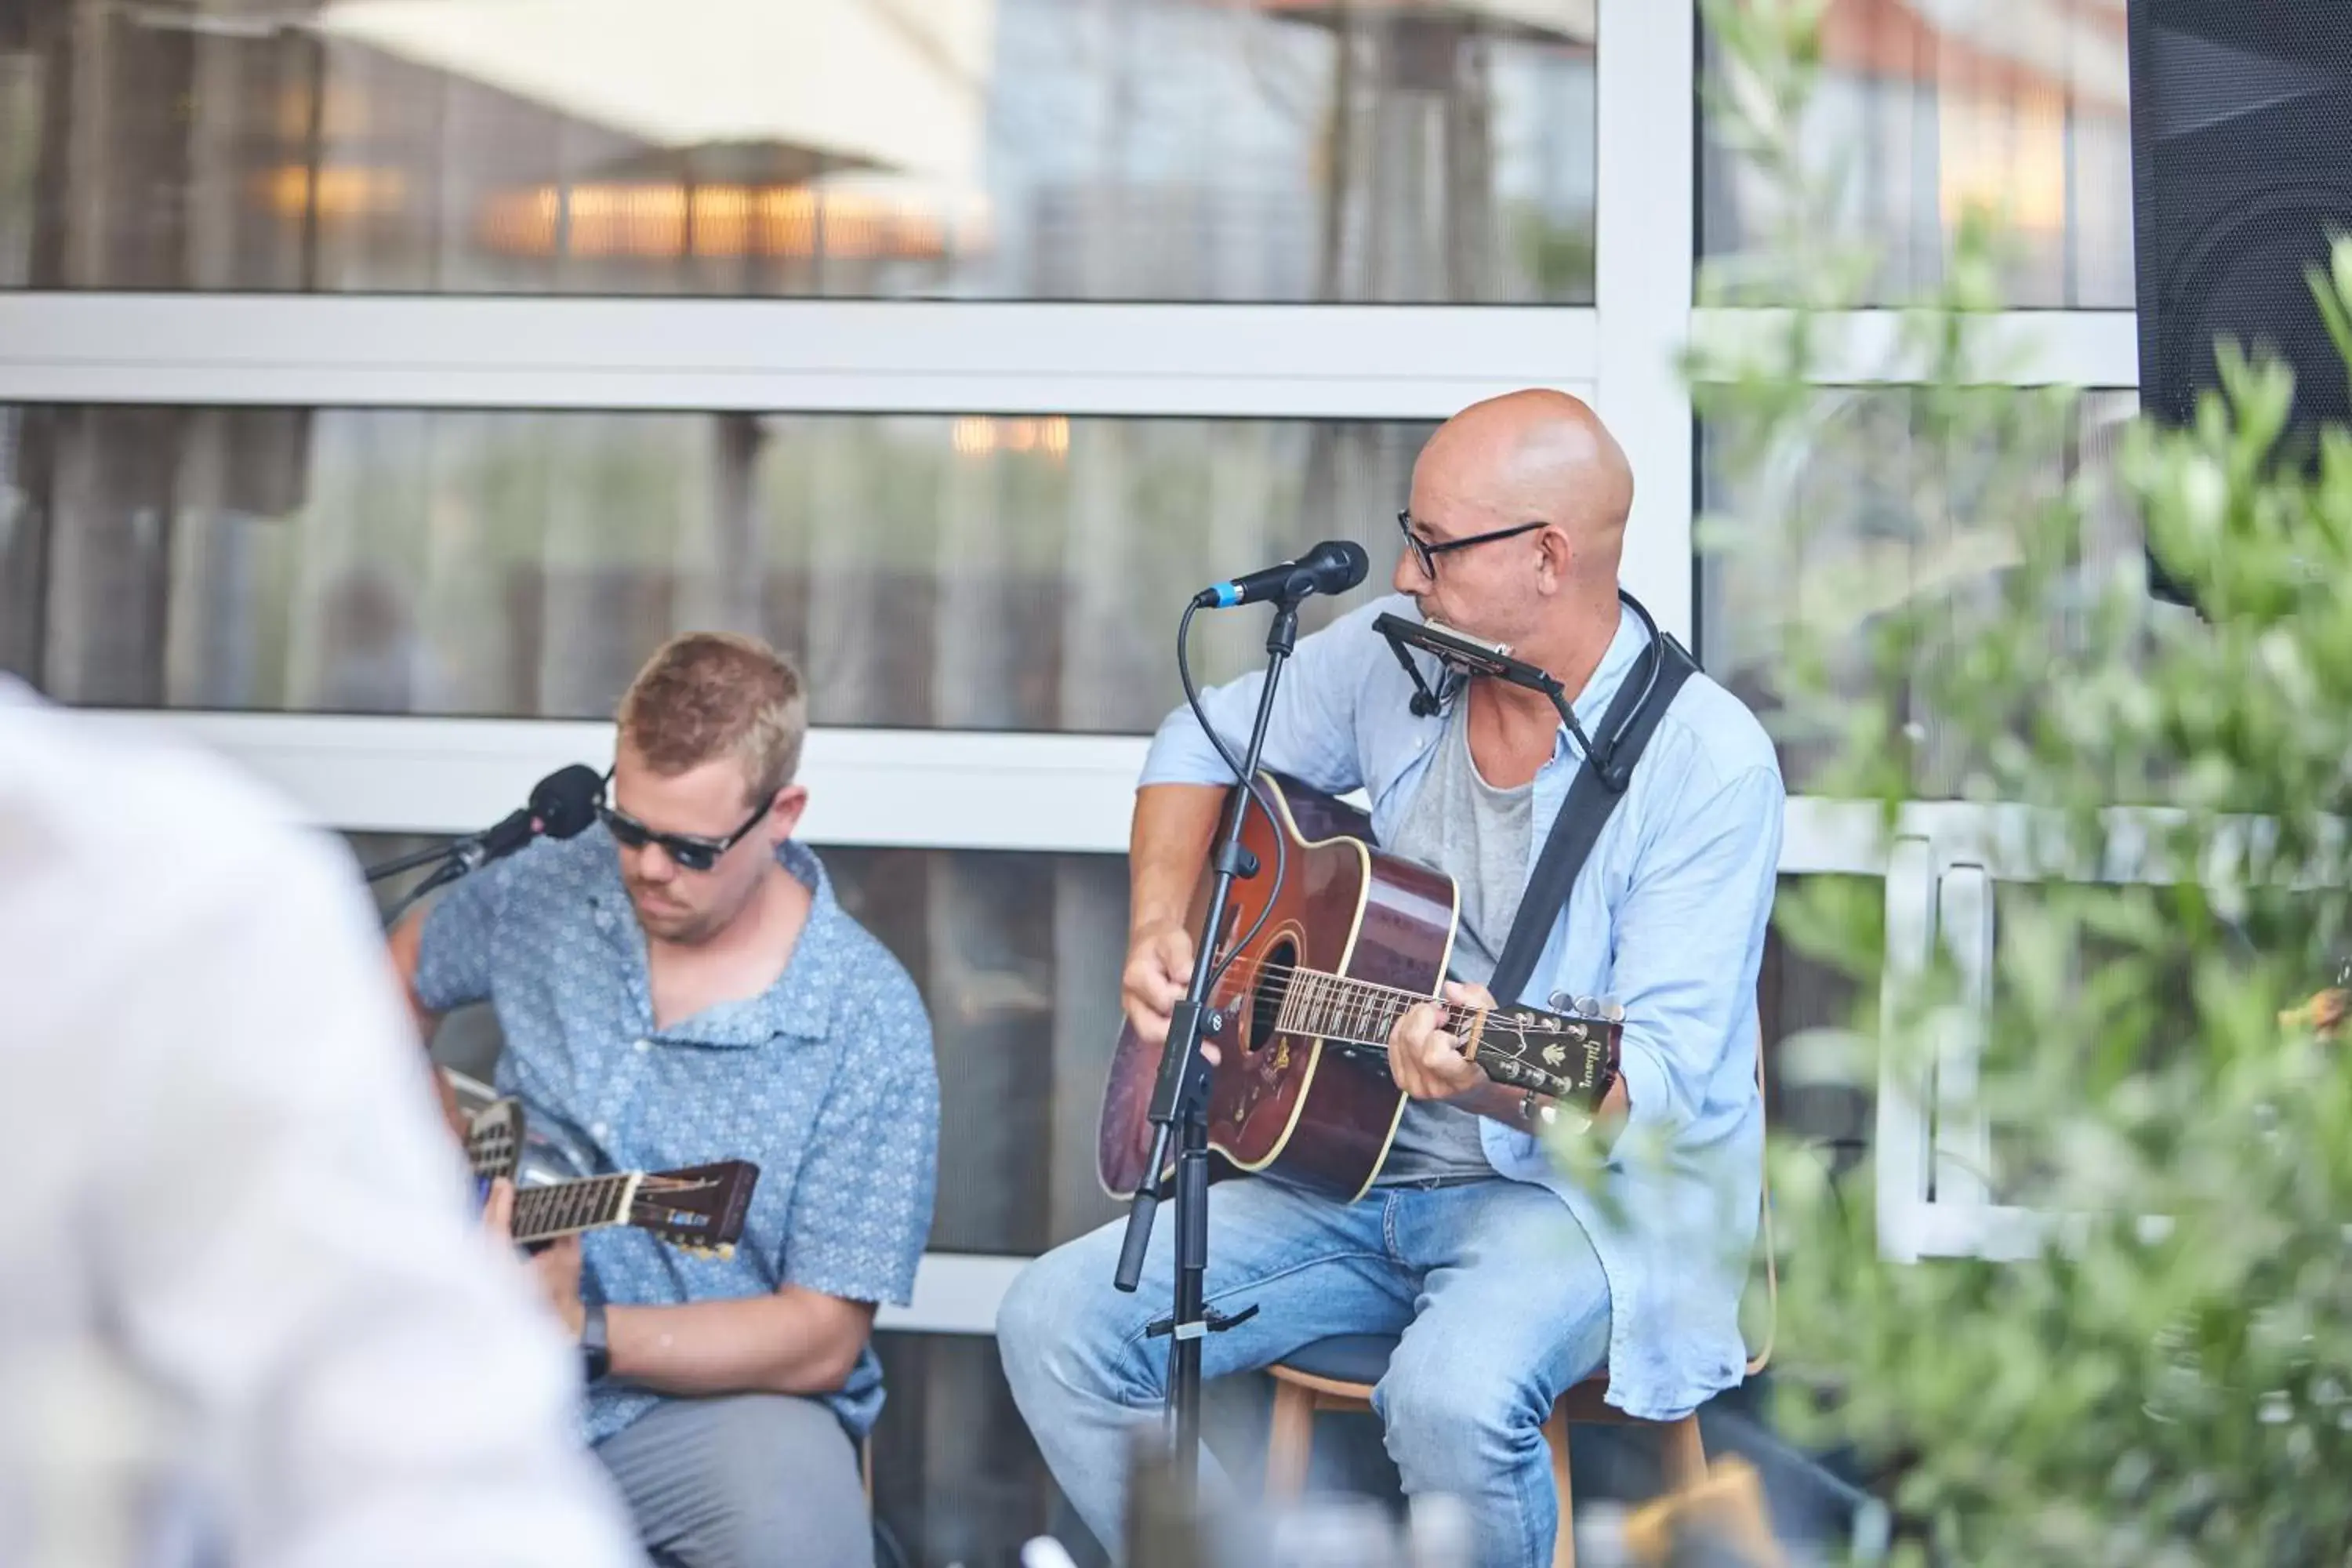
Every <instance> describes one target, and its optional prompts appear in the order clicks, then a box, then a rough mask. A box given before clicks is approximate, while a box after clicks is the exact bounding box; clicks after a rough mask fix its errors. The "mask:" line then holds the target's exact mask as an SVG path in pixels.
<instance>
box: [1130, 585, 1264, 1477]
mask: <svg viewBox="0 0 2352 1568" xmlns="http://www.w3.org/2000/svg"><path fill="white" fill-rule="evenodd" d="M1303 597H1305V595H1291V594H1286V595H1283V597H1281V598H1280V599H1278V600H1276V606H1275V613H1274V625H1273V626H1271V627H1269V628H1268V629H1267V632H1266V635H1265V652H1266V664H1265V686H1264V687H1263V688H1262V689H1260V690H1259V692H1258V700H1257V721H1256V723H1255V725H1254V726H1253V727H1252V728H1251V730H1250V738H1249V749H1248V750H1247V751H1246V752H1244V754H1243V759H1242V777H1241V784H1242V787H1241V788H1240V789H1238V790H1236V791H1235V792H1234V803H1233V808H1232V809H1231V810H1230V811H1228V812H1227V813H1226V814H1225V820H1224V828H1223V834H1222V835H1221V836H1220V837H1219V840H1218V843H1217V845H1216V847H1215V849H1214V850H1213V852H1212V853H1211V855H1210V858H1209V865H1210V867H1211V868H1213V871H1214V873H1215V877H1214V879H1213V881H1212V882H1211V884H1210V887H1209V907H1208V909H1207V910H1206V912H1205V913H1204V914H1203V916H1202V921H1201V929H1200V931H1197V932H1196V933H1195V934H1194V938H1193V949H1192V984H1191V985H1190V986H1188V987H1187V988H1186V990H1185V993H1184V999H1183V1000H1182V1001H1181V1002H1179V1003H1178V1004H1177V1005H1176V1006H1175V1008H1174V1010H1173V1011H1172V1012H1171V1013H1170V1015H1169V1017H1168V1044H1167V1046H1166V1047H1165V1048H1164V1049H1163V1050H1162V1051H1161V1053H1160V1076H1159V1078H1158V1079H1157V1080H1156V1081H1155V1082H1154V1083H1153V1085H1152V1090H1151V1110H1150V1117H1151V1121H1152V1125H1153V1126H1155V1127H1156V1128H1158V1129H1159V1131H1157V1132H1156V1133H1154V1134H1153V1136H1152V1140H1151V1159H1150V1163H1148V1164H1147V1165H1146V1166H1145V1167H1144V1169H1145V1171H1146V1173H1147V1175H1146V1177H1145V1180H1144V1184H1143V1185H1142V1186H1140V1187H1139V1188H1138V1189H1137V1191H1136V1194H1135V1203H1134V1205H1133V1206H1132V1207H1130V1208H1129V1210H1128V1214H1127V1237H1126V1242H1125V1245H1124V1246H1122V1247H1121V1248H1120V1250H1119V1256H1118V1273H1117V1274H1116V1275H1115V1276H1113V1277H1112V1280H1111V1283H1112V1284H1114V1285H1116V1286H1117V1287H1118V1289H1121V1290H1128V1291H1132V1290H1133V1289H1135V1288H1136V1286H1137V1284H1138V1282H1139V1280H1140V1279H1142V1275H1143V1255H1144V1251H1145V1249H1146V1248H1148V1247H1150V1244H1151V1222H1152V1216H1153V1215H1154V1214H1155V1213H1156V1212H1157V1211H1158V1209H1159V1207H1160V1195H1159V1192H1158V1190H1157V1187H1158V1182H1159V1177H1160V1172H1161V1171H1162V1170H1163V1169H1165V1168H1166V1166H1167V1163H1168V1153H1169V1146H1170V1144H1171V1142H1172V1143H1174V1144H1176V1145H1177V1149H1178V1152H1177V1156H1176V1182H1175V1193H1176V1260H1175V1262H1176V1267H1175V1279H1174V1287H1173V1300H1172V1302H1171V1310H1170V1313H1169V1315H1168V1316H1167V1317H1166V1318H1164V1319H1162V1320H1160V1321H1158V1322H1156V1323H1154V1324H1152V1325H1151V1327H1150V1330H1149V1332H1150V1334H1151V1335H1152V1336H1153V1337H1154V1338H1157V1337H1159V1336H1160V1335H1163V1334H1164V1335H1166V1336H1167V1337H1168V1342H1169V1343H1168V1396H1167V1423H1168V1433H1169V1437H1170V1440H1171V1443H1172V1444H1173V1450H1172V1453H1171V1459H1172V1461H1173V1464H1172V1476H1171V1479H1172V1481H1173V1482H1174V1485H1175V1489H1176V1491H1177V1493H1178V1495H1180V1496H1181V1497H1183V1498H1185V1499H1188V1500H1189V1499H1191V1498H1192V1497H1193V1496H1194V1495H1196V1493H1197V1491H1198V1489H1199V1484H1200V1464H1201V1344H1202V1341H1203V1340H1204V1339H1205V1338H1207V1336H1209V1335H1210V1334H1213V1333H1223V1331H1225V1330H1227V1329H1230V1328H1232V1327H1234V1325H1235V1324H1238V1323H1244V1322H1247V1321H1249V1320H1250V1319H1251V1318H1253V1317H1255V1316H1256V1315H1257V1309H1256V1308H1255V1307H1249V1308H1245V1309H1244V1310H1242V1311H1240V1312H1237V1313H1234V1314H1232V1315H1231V1316H1228V1315H1227V1314H1225V1313H1223V1312H1220V1311H1218V1310H1215V1309H1214V1308H1212V1307H1209V1306H1207V1305H1206V1303H1205V1302H1204V1301H1203V1300H1202V1285H1203V1281H1204V1279H1205V1278H1206V1276H1207V1274H1208V1270H1209V1074H1208V1071H1207V1061H1206V1059H1205V1058H1203V1057H1202V1055H1201V1037H1202V1036H1203V1035H1204V1034H1205V1035H1218V1034H1222V1033H1223V1032H1224V1029H1225V1024H1226V1019H1225V1017H1224V1016H1223V1015H1220V1014H1218V1013H1215V1012H1213V1011H1212V1010H1211V1009H1210V1008H1209V1005H1208V1002H1209V984H1210V977H1211V975H1212V973H1213V971H1214V970H1215V968H1216V959H1217V952H1216V941H1215V938H1216V933H1217V932H1218V931H1222V930H1223V929H1224V918H1225V905H1226V903H1227V902H1228V901H1229V900H1230V899H1231V898H1232V895H1233V887H1234V878H1236V877H1254V876H1255V875H1257V872H1258V864H1257V857H1255V855H1252V854H1251V853H1250V852H1249V851H1248V850H1246V849H1244V848H1243V847H1242V843H1241V837H1242V823H1243V820H1244V817H1245V816H1246V815H1247V813H1248V811H1249V807H1250V801H1251V798H1252V795H1251V785H1252V781H1254V780H1255V778H1256V777H1257V762H1258V754H1259V752H1261V751H1263V750H1264V749H1265V731H1266V725H1267V723H1268V721H1270V720H1271V719H1272V718H1273V717H1274V691H1275V686H1276V682H1278V681H1279V680H1280V679H1281V678H1282V667H1283V665H1284V663H1285V662H1286V660H1287V659H1288V658H1290V651H1291V648H1292V647H1293V646H1294V645H1295V644H1296V643H1297V640H1298V602H1299V600H1300V599H1301V598H1303Z"/></svg>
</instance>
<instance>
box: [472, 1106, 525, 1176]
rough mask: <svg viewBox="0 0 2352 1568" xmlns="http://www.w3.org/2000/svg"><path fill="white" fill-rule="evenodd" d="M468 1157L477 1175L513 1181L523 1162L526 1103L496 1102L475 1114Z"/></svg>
mask: <svg viewBox="0 0 2352 1568" xmlns="http://www.w3.org/2000/svg"><path fill="white" fill-rule="evenodd" d="M466 1157H467V1160H469V1161H471V1162H472V1163H473V1167H474V1174H476V1175H478V1176H485V1177H488V1178H489V1179H491V1180H493V1181H495V1180H497V1179H499V1178H500V1177H504V1178H505V1179H506V1180H508V1181H509V1182H511V1181H513V1180H514V1179H515V1168H516V1166H517V1165H518V1164H520V1163H521V1160H522V1101H520V1100H513V1099H507V1100H492V1101H490V1102H489V1104H488V1105H486V1106H484V1107H482V1109H481V1110H478V1111H476V1112H474V1116H473V1120H472V1121H469V1122H467V1126H466Z"/></svg>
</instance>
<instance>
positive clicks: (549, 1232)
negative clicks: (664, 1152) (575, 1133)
mask: <svg viewBox="0 0 2352 1568" xmlns="http://www.w3.org/2000/svg"><path fill="white" fill-rule="evenodd" d="M644 1179H645V1173H643V1172H641V1171H619V1172H615V1173H613V1174H612V1175H609V1176H586V1177H583V1178H582V1179H581V1180H579V1181H576V1182H556V1183H553V1184H550V1185H547V1186H543V1187H524V1188H522V1189H520V1191H518V1192H517V1193H516V1194H515V1206H514V1226H513V1234H514V1238H515V1240H516V1241H518V1242H533V1241H552V1240H554V1239H555V1238H556V1237H562V1236H577V1235H579V1234H580V1233H581V1232H582V1231H587V1230H602V1229H604V1227H605V1226H615V1225H626V1224H628V1222H629V1214H630V1209H631V1206H632V1205H634V1204H635V1202H636V1196H637V1184H638V1183H640V1182H642V1181H643V1180H644Z"/></svg>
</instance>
